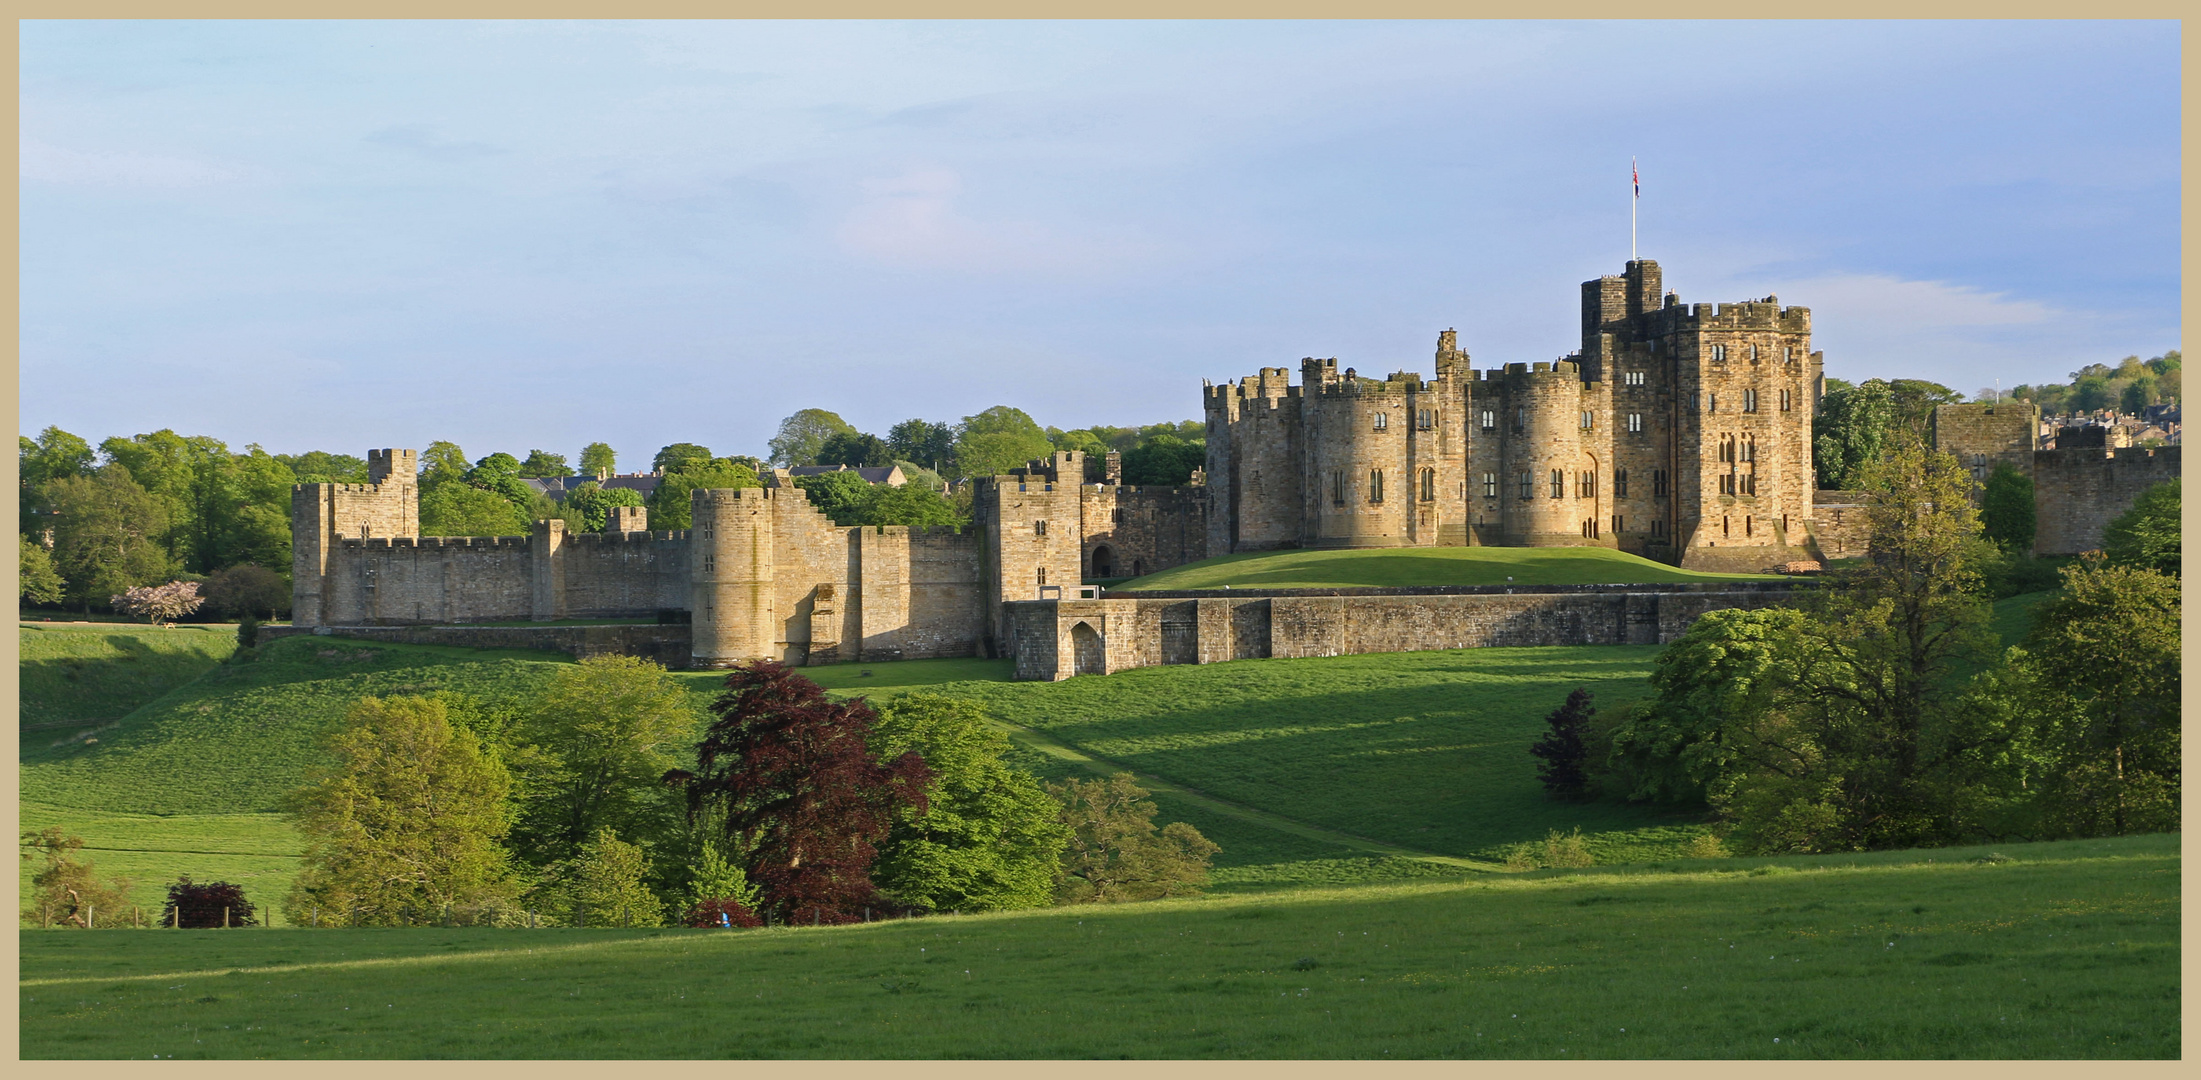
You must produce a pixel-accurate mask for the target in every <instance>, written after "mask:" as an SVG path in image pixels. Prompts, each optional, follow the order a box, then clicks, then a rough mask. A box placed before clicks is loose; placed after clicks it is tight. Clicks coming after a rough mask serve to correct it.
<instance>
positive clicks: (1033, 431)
mask: <svg viewBox="0 0 2201 1080" xmlns="http://www.w3.org/2000/svg"><path fill="white" fill-rule="evenodd" d="M1054 452H1055V445H1054V444H1053V443H1051V442H1049V441H1047V432H1046V431H1044V430H1042V429H1041V428H1040V426H1039V424H1038V423H1036V422H1035V421H1033V419H1032V418H1031V417H1030V416H1028V415H1026V414H1025V412H1024V410H1022V409H1016V408H1011V407H1009V406H1007V405H996V406H994V407H993V408H990V409H986V410H984V411H982V412H980V413H978V414H976V415H974V416H966V417H964V418H963V422H962V424H960V425H959V426H958V427H957V428H956V436H955V467H956V469H957V472H958V475H959V476H962V477H965V478H970V477H979V476H1000V475H1002V474H1004V473H1007V472H1008V471H1009V470H1010V469H1016V468H1021V467H1023V465H1024V463H1025V462H1028V461H1035V460H1039V459H1041V458H1045V457H1048V456H1049V455H1051V454H1053V453H1054Z"/></svg>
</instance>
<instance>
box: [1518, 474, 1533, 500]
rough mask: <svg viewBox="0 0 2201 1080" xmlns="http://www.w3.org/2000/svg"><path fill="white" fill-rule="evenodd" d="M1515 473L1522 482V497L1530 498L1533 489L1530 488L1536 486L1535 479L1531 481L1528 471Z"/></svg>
mask: <svg viewBox="0 0 2201 1080" xmlns="http://www.w3.org/2000/svg"><path fill="white" fill-rule="evenodd" d="M1514 475H1515V476H1516V477H1517V478H1518V479H1519V480H1520V482H1521V497H1522V498H1524V499H1526V498H1528V497H1529V495H1530V494H1531V490H1530V489H1531V488H1532V487H1533V486H1534V485H1533V481H1531V480H1530V479H1529V474H1527V473H1516V474H1514Z"/></svg>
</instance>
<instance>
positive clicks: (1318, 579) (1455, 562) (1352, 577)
mask: <svg viewBox="0 0 2201 1080" xmlns="http://www.w3.org/2000/svg"><path fill="white" fill-rule="evenodd" d="M1766 580H1775V579H1773V578H1770V577H1768V576H1767V575H1762V574H1706V573H1699V572H1697V571H1694V570H1683V569H1680V568H1678V567H1673V566H1668V565H1666V564H1665V563H1661V562H1652V561H1651V560H1649V559H1646V558H1643V557H1642V556H1640V555H1630V554H1627V553H1626V552H1620V551H1614V550H1612V549H1610V548H1593V547H1581V548H1506V547H1441V548H1379V549H1375V550H1359V551H1257V552H1251V553H1248V554H1243V555H1223V556H1219V557H1217V558H1213V559H1204V560H1202V561H1200V562H1196V563H1189V564H1186V565H1184V566H1179V567H1176V568H1175V569H1171V570H1163V571H1161V572H1159V573H1154V574H1148V575H1146V576H1145V577H1142V578H1137V579H1135V580H1133V581H1130V582H1127V583H1125V584H1123V585H1119V586H1117V590H1118V591H1123V590H1129V591H1134V592H1135V591H1138V590H1141V589H1220V588H1222V587H1223V586H1225V585H1228V586H1230V587H1231V588H1233V589H1334V588H1349V587H1360V586H1391V587H1396V586H1404V585H1505V584H1508V583H1510V584H1514V585H1653V584H1672V583H1680V582H1699V581H1766Z"/></svg>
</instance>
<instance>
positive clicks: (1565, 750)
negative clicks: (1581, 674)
mask: <svg viewBox="0 0 2201 1080" xmlns="http://www.w3.org/2000/svg"><path fill="white" fill-rule="evenodd" d="M1595 715H1597V708H1596V706H1593V705H1591V704H1590V692H1589V691H1587V690H1576V691H1575V692H1574V693H1571V694H1568V695H1567V703H1566V704H1564V705H1561V706H1560V707H1559V708H1558V709H1556V710H1554V711H1553V712H1552V714H1551V715H1550V716H1547V717H1545V718H1544V722H1545V723H1547V724H1549V725H1551V730H1549V731H1547V732H1545V733H1544V737H1543V738H1541V739H1539V740H1537V741H1536V745H1534V746H1531V747H1529V748H1528V752H1529V753H1531V754H1534V755H1536V756H1537V757H1538V758H1541V759H1543V760H1542V761H1541V762H1539V763H1538V764H1537V766H1536V775H1537V778H1538V779H1541V780H1542V781H1543V782H1544V790H1545V791H1547V792H1549V793H1550V794H1552V795H1553V796H1556V797H1558V798H1562V799H1579V798H1581V797H1582V795H1583V793H1584V792H1586V791H1587V790H1588V789H1589V779H1590V778H1589V771H1588V766H1589V750H1588V749H1587V748H1586V747H1585V746H1584V745H1583V743H1582V735H1583V732H1584V730H1585V729H1586V728H1588V727H1589V725H1590V717H1592V716H1595Z"/></svg>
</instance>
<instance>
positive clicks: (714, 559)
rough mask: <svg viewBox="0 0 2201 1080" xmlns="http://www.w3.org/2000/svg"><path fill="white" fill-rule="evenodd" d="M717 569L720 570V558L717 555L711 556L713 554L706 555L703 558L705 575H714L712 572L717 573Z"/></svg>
mask: <svg viewBox="0 0 2201 1080" xmlns="http://www.w3.org/2000/svg"><path fill="white" fill-rule="evenodd" d="M717 569H718V556H716V555H711V554H705V555H704V556H703V572H704V573H706V574H708V573H712V572H714V571H716V570H717Z"/></svg>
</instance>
